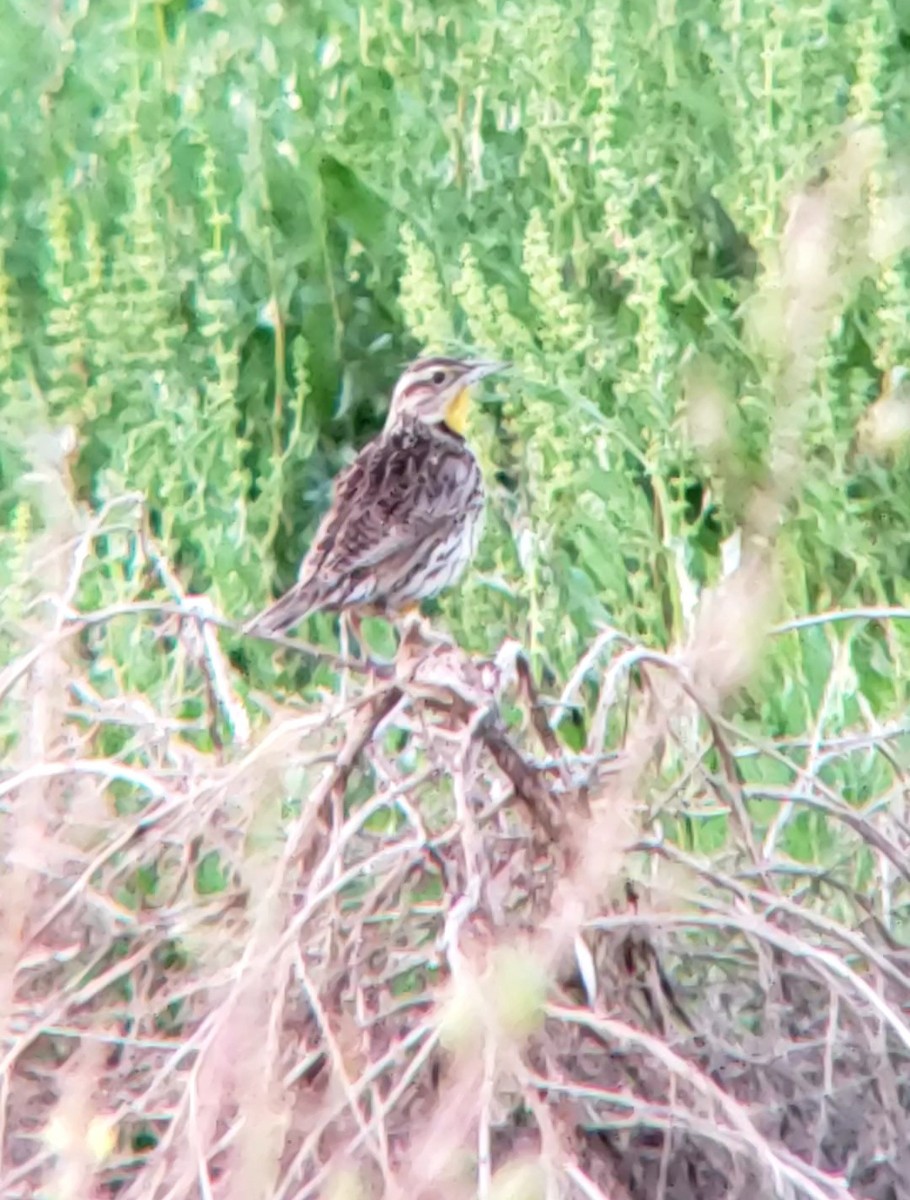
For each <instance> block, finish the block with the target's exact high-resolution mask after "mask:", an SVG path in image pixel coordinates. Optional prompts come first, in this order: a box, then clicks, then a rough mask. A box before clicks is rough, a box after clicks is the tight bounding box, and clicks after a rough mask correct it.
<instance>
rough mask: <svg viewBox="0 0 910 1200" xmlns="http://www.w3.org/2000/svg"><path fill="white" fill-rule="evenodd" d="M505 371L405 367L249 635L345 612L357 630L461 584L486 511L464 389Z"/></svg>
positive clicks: (489, 366) (449, 362) (460, 363)
mask: <svg viewBox="0 0 910 1200" xmlns="http://www.w3.org/2000/svg"><path fill="white" fill-rule="evenodd" d="M503 365H504V364H502V363H497V362H478V361H473V362H471V361H466V360H463V359H458V358H441V357H436V358H421V359H418V360H417V361H416V362H414V363H412V364H411V365H410V366H409V367H408V368H407V369H406V371H405V372H404V374H403V375H402V376H401V378H400V379H399V380H398V383H397V384H396V385H395V390H394V392H393V393H392V403H391V407H390V408H389V415H388V418H387V420H386V423H385V427H384V429H383V431H382V433H381V434H380V435H379V436H378V437H377V438H374V440H373V441H371V442H369V443H368V444H367V445H366V446H364V448H363V449H362V450H361V451H360V453H359V454H358V456H357V458H356V459H355V460H354V462H353V463H352V464H351V465H350V466H349V467H348V468H347V469H346V470H344V471H343V472H342V473H341V474H340V475H339V476H338V478H337V480H336V482H335V488H334V494H333V499H332V504H331V507H330V508H329V511H328V512H327V513H326V515H325V517H324V518H323V520H322V523H321V524H320V526H319V528H318V530H317V531H316V536H315V538H314V539H313V543H312V545H311V546H310V549H309V551H308V552H307V554H306V556H305V558H304V560H303V562H302V563H301V566H300V574H299V576H298V579H297V582H296V583H295V584H294V586H293V587H292V588H291V589H290V590H289V591H288V592H286V593H285V595H283V596H282V597H281V598H280V599H279V600H276V601H275V603H274V604H272V605H271V606H270V607H269V608H267V609H265V610H264V611H263V612H262V613H260V614H259V615H258V616H257V617H254V618H253V620H252V621H250V622H249V624H248V625H247V630H248V631H249V632H253V633H283V632H285V631H286V630H288V629H290V628H291V627H292V626H294V625H296V624H297V623H298V622H299V621H301V620H303V618H304V617H306V616H309V614H310V613H315V612H320V611H327V612H344V613H345V614H347V615H349V616H350V617H351V618H352V623H353V624H354V626H355V629H357V628H359V621H360V618H361V617H363V616H368V615H371V614H375V615H383V616H387V617H390V618H394V617H396V616H400V615H402V614H404V613H405V612H408V611H410V610H411V609H414V608H416V607H417V605H419V603H420V601H421V600H423V599H425V598H426V597H428V596H434V595H435V594H436V593H437V592H440V591H442V589H443V588H446V587H448V586H449V585H450V584H453V583H455V582H456V581H457V580H458V579H459V578H460V576H461V574H462V573H463V571H464V569H465V567H466V566H467V565H468V563H469V562H470V561H471V558H472V557H473V555H474V552H475V550H476V549H477V542H478V540H479V538H480V531H481V527H482V521H483V504H484V496H483V480H482V478H481V473H480V468H479V467H478V465H477V460H476V459H475V457H474V455H473V454H472V452H471V449H470V447H469V446H468V444H467V442H466V441H465V438H464V431H465V425H466V423H467V414H468V402H469V398H470V388H471V385H472V384H474V383H477V381H478V380H480V379H483V378H484V377H485V376H487V375H491V374H492V373H493V372H494V371H499V370H501V369H502V367H503ZM358 640H360V639H359V638H358Z"/></svg>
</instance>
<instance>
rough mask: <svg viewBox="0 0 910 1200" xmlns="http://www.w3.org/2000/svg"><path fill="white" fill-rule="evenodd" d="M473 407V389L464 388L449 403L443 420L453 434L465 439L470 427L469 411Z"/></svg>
mask: <svg viewBox="0 0 910 1200" xmlns="http://www.w3.org/2000/svg"><path fill="white" fill-rule="evenodd" d="M470 405H471V389H470V388H462V389H461V391H460V392H459V393H458V395H457V396H456V397H455V398H454V400H450V401H449V406H448V408H447V409H446V412H445V417H444V418H443V420H444V421H445V423H446V425H448V427H449V429H451V431H452V432H453V433H457V434H458V436H459V437H464V432H465V430H466V429H467V427H468V409H469V407H470Z"/></svg>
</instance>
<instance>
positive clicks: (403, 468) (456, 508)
mask: <svg viewBox="0 0 910 1200" xmlns="http://www.w3.org/2000/svg"><path fill="white" fill-rule="evenodd" d="M479 486H480V474H479V468H478V466H477V463H476V462H475V460H474V457H473V455H472V454H471V453H470V451H469V450H467V448H466V447H465V445H464V443H463V442H461V441H460V440H457V439H455V438H450V437H449V436H447V435H444V434H437V433H435V432H433V431H432V430H428V429H427V428H426V427H425V426H422V425H421V424H420V423H419V422H409V423H406V424H403V425H402V426H400V427H396V428H394V429H392V430H390V431H389V433H387V434H385V435H383V436H382V437H379V438H377V439H376V440H375V441H373V442H370V443H369V444H368V445H367V446H365V447H364V449H363V450H362V451H361V452H360V454H359V455H358V457H357V458H356V459H355V461H354V462H353V463H352V464H351V466H350V467H349V468H348V469H347V470H346V471H345V472H344V473H343V475H341V476H339V477H338V479H337V481H336V485H335V494H334V499H333V502H332V506H331V508H330V509H329V511H328V513H326V515H325V517H324V518H323V521H322V523H321V525H320V526H319V529H318V530H317V533H316V537H315V538H314V540H313V544H312V546H311V548H310V551H309V553H308V554H307V556H306V558H305V559H304V561H303V563H302V564H301V568H300V581H299V582H300V585H301V586H303V587H306V589H307V591H310V592H312V593H313V600H314V604H318V605H320V606H330V605H332V604H334V603H362V604H369V603H379V602H381V600H382V594H383V591H384V589H383V586H382V580H383V577H384V576H385V575H386V574H387V573H388V572H389V571H392V572H394V574H395V575H396V577H397V575H398V570H396V568H399V569H400V568H402V567H404V566H405V565H406V564H407V563H408V562H409V561H410V560H411V559H412V558H415V557H416V556H417V555H418V554H419V552H420V550H421V548H422V547H423V546H424V545H425V544H426V543H427V542H428V541H429V540H435V539H437V538H440V537H443V536H444V535H445V532H446V529H447V528H448V527H450V526H451V527H454V526H456V525H457V524H458V522H459V521H460V520H461V519H463V511H464V505H465V501H466V499H467V498H468V497H469V496H471V495H472V494H473V493H474V492H475V491H476V490H477V489H478V488H479ZM383 568H386V570H385V571H384V570H383Z"/></svg>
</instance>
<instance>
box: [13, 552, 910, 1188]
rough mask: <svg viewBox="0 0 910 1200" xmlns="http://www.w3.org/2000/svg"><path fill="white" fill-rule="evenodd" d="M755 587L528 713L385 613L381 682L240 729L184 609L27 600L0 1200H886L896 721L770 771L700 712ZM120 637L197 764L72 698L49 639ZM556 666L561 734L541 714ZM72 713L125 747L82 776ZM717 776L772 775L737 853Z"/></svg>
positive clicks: (909, 1162)
mask: <svg viewBox="0 0 910 1200" xmlns="http://www.w3.org/2000/svg"><path fill="white" fill-rule="evenodd" d="M79 545H80V543H79V542H77V549H76V552H75V553H74V554H73V553H72V544H68V552H69V556H70V561H71V562H72V563H73V564H74V566H73V570H75V571H77V572H78V570H79V569H80V568H81V564H82V563H83V562H84V561H85V558H86V556H85V554H80V552H79ZM155 565H156V569H157V570H158V571H159V573H160V572H161V571H163V570H165V568H164V564H162V563H161V561H160V559H158V560H156V563H155ZM760 574H761V573H760V572H759V570H758V566H757V564H756V566H755V574H754V575H752V576H750V568H749V565H748V564H746V565H744V566H743V567H742V568H741V570H740V573H738V576H736V577H734V580H731V581H728V583H727V585H726V586H725V587H724V588H722V589H720V590H719V591H718V592H717V593H716V594H715V595H713V596H712V597H707V598H706V599H705V602H704V603H703V605H702V608H701V613H702V618H703V620H702V622H701V623H699V622H696V624H695V632H694V634H693V637H692V640H691V643H690V645H689V646H688V647H686V648H684V649H681V650H680V651H679V652H678V653H677V654H675V655H661V654H657V653H655V652H651V651H649V650H648V649H647V648H645V647H641V646H635V645H630V644H629V643H628V642H626V641H625V640H624V639H622V638H619V637H618V636H617V635H616V633H615V631H605V633H604V634H603V635H602V637H601V638H600V639H599V641H598V642H597V643H596V644H595V645H594V646H592V648H591V651H590V653H589V655H588V656H586V659H585V660H584V661H583V662H582V663H580V664H579V670H578V672H577V673H576V675H575V676H574V677H573V678H572V679H571V680H570V681H569V684H568V685H567V687H566V690H565V692H564V694H563V695H562V696H561V697H558V698H553V699H552V700H550V699H547V698H543V697H541V696H539V695H538V694H537V691H536V689H535V687H534V685H533V682H532V680H531V677H530V673H529V671H528V669H527V666H526V663H525V660H524V657H523V655H522V654H521V652H520V650H519V648H518V647H517V646H509V645H507V646H505V647H504V648H503V650H502V652H501V653H500V655H499V656H498V658H497V659H496V660H495V661H475V660H471V659H469V658H468V657H466V656H465V655H464V654H463V653H462V652H461V651H460V650H459V649H458V648H457V647H456V646H454V645H452V644H450V643H447V642H444V641H439V640H433V642H432V643H428V642H427V641H426V640H425V639H424V638H423V637H422V636H421V635H420V634H419V633H418V632H414V633H412V634H411V635H409V637H408V639H407V640H406V642H405V644H404V645H403V647H402V652H401V654H400V655H399V658H398V660H397V663H396V666H395V668H394V670H392V669H390V670H389V671H387V672H375V673H374V674H373V675H372V676H370V677H367V676H364V675H363V673H358V672H356V671H352V670H349V671H348V674H347V680H346V684H347V686H346V692H347V695H346V698H345V699H339V698H338V697H337V696H327V697H325V699H324V701H323V702H321V703H303V702H302V701H299V700H298V701H290V700H289V701H286V702H284V703H283V704H277V703H275V702H274V701H271V702H269V708H270V711H269V713H268V716H267V719H266V720H265V721H264V722H263V725H262V727H261V728H259V729H258V730H257V731H256V733H255V736H253V735H252V734H250V732H249V729H248V728H247V727H246V725H245V720H244V718H243V716H242V715H241V714H242V713H243V712H244V710H243V708H242V706H241V705H240V703H239V701H238V700H237V698H236V697H235V696H233V695H232V693H231V680H232V678H234V676H233V673H232V669H231V667H230V666H229V665H228V664H227V663H226V662H225V661H224V660H223V659H222V657H221V651H220V650H219V648H218V644H217V641H216V640H215V637H214V627H213V625H212V624H211V623H210V621H207V620H206V618H205V616H204V615H203V616H200V609H199V607H198V605H194V604H193V603H192V602H191V601H189V600H187V599H186V598H185V597H184V598H180V597H176V598H175V601H174V604H173V605H171V606H170V608H169V610H168V611H162V610H161V606H156V605H153V604H140V605H137V606H134V607H135V611H132V612H131V611H130V607H131V606H129V605H123V606H121V607H120V608H118V609H117V610H114V611H107V612H105V613H100V614H94V615H88V616H86V615H84V614H83V615H81V616H74V615H72V614H69V615H68V614H67V612H66V607H65V603H66V596H67V594H70V588H71V586H72V579H71V577H69V576H65V577H63V578H62V579H61V580H59V583H60V585H61V586H60V592H59V596H60V597H61V598H62V603H61V607H59V608H58V609H57V612H58V614H59V615H58V617H57V618H55V619H53V620H52V621H51V622H50V627H47V626H46V625H45V627H44V628H43V629H42V630H40V632H38V631H36V632H35V634H34V636H35V641H34V644H33V647H32V649H31V650H30V651H26V652H25V653H24V654H23V655H22V656H21V658H19V659H18V660H16V661H13V662H12V663H11V665H10V666H9V667H8V668H7V669H6V671H5V672H4V676H3V679H2V682H0V688H2V693H3V697H4V702H5V704H6V705H7V706H8V708H9V706H16V707H17V708H18V710H19V712H20V714H21V729H22V736H21V741H20V747H19V751H18V755H19V758H18V761H17V763H16V765H15V766H13V765H11V764H10V765H8V767H7V769H6V770H5V772H4V776H3V780H2V783H0V803H2V805H3V814H4V815H3V826H2V827H3V839H4V849H3V855H4V861H5V863H6V871H5V876H4V898H3V905H2V940H0V954H2V960H3V961H2V971H0V980H2V985H0V986H2V987H3V990H4V995H3V1003H2V1009H3V1011H4V1012H7V1013H9V1014H10V1016H9V1018H8V1020H7V1022H6V1028H5V1032H4V1058H3V1074H2V1079H3V1108H2V1112H3V1143H2V1144H3V1159H2V1167H0V1181H2V1190H3V1194H4V1195H5V1196H9V1197H10V1198H14V1197H24V1196H32V1195H37V1194H39V1193H40V1194H43V1195H53V1196H59V1197H76V1196H79V1197H85V1196H104V1195H110V1194H113V1193H114V1192H116V1193H117V1194H118V1195H120V1196H124V1197H136V1198H138V1197H140V1196H141V1197H142V1198H143V1200H147V1198H149V1197H156V1198H158V1197H161V1198H162V1200H163V1198H164V1197H170V1198H177V1197H184V1196H187V1197H188V1196H213V1197H214V1196H218V1197H237V1198H238V1200H239V1198H240V1197H252V1196H262V1197H266V1196H267V1197H272V1198H273V1200H292V1198H293V1200H304V1198H305V1197H311V1196H312V1197H315V1196H325V1195H331V1196H344V1197H347V1196H370V1195H385V1196H396V1195H397V1196H407V1197H431V1196H446V1197H458V1196H465V1197H467V1196H473V1195H480V1196H496V1197H499V1196H517V1195H521V1196H534V1195H540V1196H556V1195H561V1196H579V1197H610V1200H618V1198H620V1197H648V1198H649V1200H651V1198H652V1197H659V1198H664V1197H666V1198H671V1197H696V1196H697V1197H700V1198H701V1197H711V1196H718V1197H720V1196H724V1197H726V1196H730V1197H734V1196H746V1195H752V1196H754V1195H762V1196H772V1195H774V1196H791V1195H792V1196H811V1197H816V1198H821V1197H842V1198H846V1197H848V1196H850V1197H860V1196H862V1197H875V1198H886V1197H897V1196H900V1195H901V1194H906V1193H905V1191H904V1190H903V1189H905V1184H904V1182H903V1180H904V1179H905V1178H906V1176H907V1173H908V1170H910V1151H908V1149H907V1146H908V1139H907V1136H906V1130H907V1127H908V1124H907V1123H908V1116H910V1089H908V1086H907V1079H908V1077H910V969H908V968H910V964H908V959H907V952H906V949H902V948H901V947H900V946H899V944H898V943H897V942H896V940H895V937H894V935H893V933H892V932H891V931H890V930H891V928H892V925H893V921H892V918H893V917H894V916H895V914H899V913H900V912H901V909H902V906H906V902H907V877H908V867H907V864H908V861H910V853H908V851H910V817H908V803H907V787H906V779H905V775H904V773H903V771H902V769H901V767H900V765H899V761H898V759H897V757H896V756H895V755H894V754H893V753H892V752H891V751H890V750H889V745H891V743H892V742H893V740H894V738H895V736H896V735H897V734H903V733H905V732H906V731H905V730H903V729H902V730H899V731H898V730H884V729H878V730H873V731H871V732H866V733H865V734H862V733H860V732H859V731H857V733H856V735H855V736H853V737H846V738H838V739H836V740H833V741H831V742H830V743H826V742H825V741H824V739H823V738H822V737H821V736H819V738H818V739H816V745H815V746H814V755H813V756H812V758H811V760H810V761H809V765H808V766H807V765H806V761H807V760H806V759H805V756H801V755H799V754H796V753H794V752H793V747H791V746H787V745H785V744H782V743H778V744H770V745H762V744H758V743H755V742H754V741H750V740H749V739H747V738H746V737H745V736H744V735H743V734H741V733H740V732H738V731H737V730H736V729H734V728H732V727H730V726H729V725H728V724H727V722H726V721H725V719H724V717H723V705H724V699H725V697H726V695H727V694H728V692H729V691H730V689H731V688H734V687H736V686H737V683H738V682H739V681H740V680H741V678H742V676H743V672H744V671H745V670H747V668H748V662H747V661H746V659H744V657H743V655H742V653H738V655H737V656H736V657H735V658H734V656H733V655H732V654H731V652H730V651H729V649H728V648H725V647H724V644H723V639H721V638H719V637H718V636H717V634H716V631H717V630H723V629H731V628H735V629H739V630H741V629H743V628H745V627H748V626H749V625H750V624H751V625H752V626H753V627H755V628H756V629H758V631H759V633H758V634H757V636H756V646H755V647H754V648H753V652H754V651H755V650H757V648H758V646H759V645H760V642H761V636H760V634H761V626H760V624H758V623H757V622H758V620H759V616H760V613H761V612H762V611H763V610H764V608H765V607H766V600H765V597H764V595H763V592H762V589H761V588H760V587H758V586H757V580H758V578H759V576H760ZM734 582H735V584H736V586H734ZM52 607H53V606H52ZM181 612H182V614H183V616H182V619H179V620H178V621H177V622H176V623H175V618H174V616H173V614H174V613H181ZM838 615H839V616H842V615H843V614H838ZM878 615H879V616H880V617H881V619H883V620H886V619H887V617H888V614H885V613H880V614H878ZM209 616H211V614H209ZM818 619H819V620H824V618H818ZM129 620H131V621H139V622H149V621H153V622H157V623H158V624H159V627H160V628H161V629H162V630H163V631H170V633H171V634H172V635H173V636H175V637H176V638H177V644H178V646H179V647H183V650H184V652H185V654H186V656H187V662H190V663H194V664H195V665H196V668H197V669H199V670H201V671H202V672H203V673H204V674H205V676H206V678H207V679H208V685H209V686H208V694H209V701H210V712H209V721H210V724H211V727H212V728H213V729H216V728H220V729H221V730H222V731H226V730H227V731H230V730H231V729H233V734H232V735H229V734H228V735H223V737H222V741H223V742H224V743H225V744H221V745H219V746H217V747H216V749H214V750H209V751H201V750H198V749H193V748H192V747H191V741H190V739H189V738H188V737H187V731H186V729H185V728H184V727H183V725H182V724H181V722H180V721H179V720H177V719H176V718H175V717H174V714H173V713H172V712H168V711H164V710H161V711H153V710H152V708H151V706H150V704H149V701H148V699H147V698H142V699H140V698H138V697H137V698H136V699H135V700H132V699H131V698H130V697H129V696H124V695H118V696H115V697H113V698H109V699H105V698H103V697H101V696H99V695H97V694H94V693H92V692H91V690H90V689H89V687H88V684H87V681H86V670H85V664H84V662H83V661H82V659H81V657H80V655H79V653H77V650H76V645H77V643H78V641H79V636H81V635H84V633H85V631H86V629H87V628H89V627H92V628H94V627H97V626H99V625H103V624H105V623H107V622H112V621H129ZM168 621H169V622H170V625H168V624H167V622H168ZM200 631H202V632H200ZM712 631H714V632H713V634H712ZM771 636H775V635H774V634H773V632H772V634H771ZM777 636H785V634H784V633H780V634H778V635H777ZM739 650H740V651H741V650H742V643H741V640H740V642H739ZM746 658H748V656H746ZM586 678H587V679H588V680H589V681H591V680H596V687H597V695H596V697H595V699H594V702H593V705H592V711H593V713H594V714H595V715H594V718H593V720H592V723H591V728H590V731H589V736H588V745H587V746H586V747H584V748H582V749H581V750H580V751H579V752H577V753H569V752H568V751H566V749H565V748H564V747H563V746H562V745H561V744H560V743H559V742H558V741H557V739H556V737H555V736H554V734H553V732H552V727H553V725H554V724H555V720H554V718H556V717H557V716H559V714H560V713H561V712H562V711H564V710H565V708H566V707H567V706H571V704H572V703H573V702H574V699H575V696H574V693H575V692H576V691H577V689H579V688H581V687H582V686H583V682H584V680H585V679H586ZM635 679H638V680H639V681H640V684H639V685H637V686H633V680H635ZM624 708H626V709H627V710H628V718H627V720H626V721H625V724H626V732H625V736H624V737H623V738H622V741H621V744H620V745H619V746H618V747H617V748H616V751H615V752H613V753H603V752H601V751H600V750H599V747H601V746H603V744H604V730H605V729H606V728H607V727H608V725H609V723H610V721H611V718H612V717H614V716H615V714H616V712H617V711H623V709H624ZM505 712H509V713H510V714H511V717H510V720H509V721H508V722H507V721H506V720H505V718H504V716H503V713H505ZM111 726H121V727H123V728H126V729H128V730H129V734H130V736H129V738H128V739H127V740H126V741H125V743H124V746H123V751H122V753H118V754H115V755H110V754H107V755H104V756H102V755H100V754H99V753H98V749H97V747H98V745H99V740H100V736H99V735H100V733H101V731H102V730H104V729H105V728H108V729H109V728H110V727H111ZM870 754H876V755H881V756H883V757H884V758H885V759H886V761H887V762H888V763H889V765H890V770H891V777H890V781H889V783H888V786H887V787H886V788H884V789H883V790H882V791H881V793H880V794H878V795H876V796H874V797H872V798H871V799H870V800H869V801H868V802H867V803H865V804H864V805H862V806H856V805H848V804H846V803H845V802H844V800H843V799H842V798H841V797H839V796H838V795H836V794H833V793H832V791H831V790H830V788H828V787H827V786H826V784H825V783H824V773H823V771H822V769H821V766H820V764H822V763H827V764H830V763H831V762H832V761H835V760H839V759H847V758H849V757H850V756H852V755H870ZM756 755H767V756H772V757H773V758H775V759H776V760H778V761H779V762H780V763H781V764H782V766H783V767H785V768H786V770H787V771H788V772H789V776H790V782H789V783H788V784H786V785H782V786H781V787H780V788H779V789H777V790H776V792H775V793H774V794H773V795H772V796H771V798H772V799H774V800H775V801H776V802H777V803H778V805H779V807H778V810H777V812H778V816H777V819H776V821H774V822H771V823H770V824H767V825H766V828H765V829H764V831H763V832H764V841H763V843H761V844H760V843H759V839H758V835H757V833H756V832H755V822H754V814H753V813H752V812H751V811H750V805H751V804H752V803H753V802H754V800H755V798H756V797H755V796H754V795H753V794H752V792H751V791H750V789H749V788H748V787H746V786H745V785H744V783H743V775H742V771H741V769H740V764H741V762H742V761H744V760H745V759H746V758H748V757H754V756H756ZM764 794H765V796H768V795H769V794H770V792H769V790H768V789H765V792H764ZM803 808H810V809H812V810H817V811H818V810H820V811H822V812H824V814H825V815H826V818H827V820H828V821H829V822H830V823H831V824H832V825H833V826H837V827H838V828H839V833H838V838H839V846H840V858H841V863H842V864H850V863H856V862H859V861H860V859H862V860H863V861H866V862H867V863H868V865H869V875H868V877H867V878H866V880H865V886H864V887H863V888H862V889H860V888H858V887H857V888H851V886H850V884H849V882H848V880H849V879H850V878H851V871H850V870H841V869H840V868H839V866H838V865H837V864H835V866H833V867H831V868H822V867H806V866H801V865H800V864H798V863H795V862H793V861H792V860H790V859H787V858H786V857H785V856H784V855H783V853H782V852H780V851H779V849H778V838H779V835H780V830H781V828H782V826H783V823H784V822H785V821H786V820H787V819H788V818H789V817H791V816H792V815H793V813H795V812H798V811H799V810H801V809H803ZM709 811H713V812H723V813H727V814H729V818H730V825H729V829H730V835H729V836H728V837H727V839H726V841H725V844H724V846H723V847H722V848H721V850H720V851H719V852H718V853H717V854H716V855H714V856H712V858H711V859H710V861H709V860H707V859H704V858H699V857H696V856H695V855H693V854H691V853H687V852H686V851H684V850H683V849H681V848H680V846H681V844H682V843H681V842H680V840H679V837H678V836H676V837H675V838H670V837H669V836H666V835H665V831H667V830H676V831H677V835H678V833H679V831H680V830H681V829H684V828H685V823H686V822H691V821H698V820H699V819H701V816H703V815H704V814H705V813H706V812H709ZM215 851H216V852H217V855H218V859H217V864H215V866H213V863H214V861H215V860H213V859H212V858H211V855H212V853H213V852H215ZM204 862H205V863H207V864H208V865H207V866H204ZM213 872H214V875H213ZM853 874H854V875H855V873H853ZM213 878H214V883H213V882H212V880H213ZM143 879H144V880H145V884H144V885H143V884H142V883H141V882H140V881H142V880H143Z"/></svg>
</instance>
